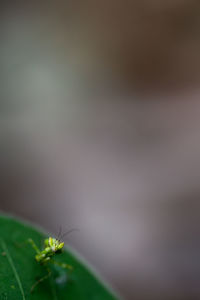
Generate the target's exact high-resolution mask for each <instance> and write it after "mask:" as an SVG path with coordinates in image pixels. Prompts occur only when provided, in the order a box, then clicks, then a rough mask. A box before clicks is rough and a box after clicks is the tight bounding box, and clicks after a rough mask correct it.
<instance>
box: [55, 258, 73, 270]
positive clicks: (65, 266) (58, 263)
mask: <svg viewBox="0 0 200 300" xmlns="http://www.w3.org/2000/svg"><path fill="white" fill-rule="evenodd" d="M50 262H51V263H52V264H54V265H56V266H59V267H61V268H63V269H68V270H70V271H72V270H73V267H72V266H71V265H68V264H65V263H61V262H58V261H55V260H53V259H51V261H50Z"/></svg>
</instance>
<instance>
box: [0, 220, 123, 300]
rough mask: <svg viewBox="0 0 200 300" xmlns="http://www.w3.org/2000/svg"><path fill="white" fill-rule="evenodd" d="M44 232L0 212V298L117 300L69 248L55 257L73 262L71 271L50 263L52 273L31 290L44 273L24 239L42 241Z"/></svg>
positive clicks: (61, 260) (7, 299)
mask: <svg viewBox="0 0 200 300" xmlns="http://www.w3.org/2000/svg"><path fill="white" fill-rule="evenodd" d="M46 237H47V236H45V235H44V234H43V233H41V232H40V231H38V230H37V229H35V228H33V227H31V226H30V225H27V224H24V223H22V222H19V221H18V220H16V219H14V218H12V217H7V216H0V300H15V299H16V300H36V299H37V300H40V299H42V300H45V299H50V300H64V299H67V300H116V299H117V298H116V296H114V295H113V293H112V292H111V291H110V290H109V289H108V288H107V287H106V286H105V285H104V283H102V282H101V281H100V280H99V279H97V277H96V276H95V275H94V274H93V273H92V272H91V271H90V270H89V269H88V267H87V266H85V264H83V263H82V262H80V259H78V258H77V257H76V256H75V255H74V254H72V252H71V251H70V250H69V249H65V251H63V253H62V254H60V255H58V258H57V257H56V258H55V259H56V260H57V261H58V262H63V263H67V264H70V265H71V266H73V270H72V271H68V270H63V269H62V268H60V267H59V266H54V265H50V268H51V272H52V275H51V276H50V277H49V279H46V280H44V281H43V282H42V283H40V284H38V286H37V287H36V288H35V289H34V291H33V293H31V292H30V290H31V287H32V286H33V284H34V283H35V282H36V281H37V280H38V279H40V278H42V277H44V276H45V275H46V273H47V271H46V269H45V267H44V266H41V265H39V264H38V263H37V262H36V260H35V251H34V249H33V248H32V247H31V245H30V244H28V243H27V242H26V241H27V240H28V238H32V239H33V240H34V241H35V243H36V245H37V246H38V247H39V248H41V245H42V243H43V241H44V238H46Z"/></svg>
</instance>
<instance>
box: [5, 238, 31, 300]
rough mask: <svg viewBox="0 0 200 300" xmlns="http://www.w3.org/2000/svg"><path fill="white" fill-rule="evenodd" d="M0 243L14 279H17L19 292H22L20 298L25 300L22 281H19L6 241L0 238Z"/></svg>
mask: <svg viewBox="0 0 200 300" xmlns="http://www.w3.org/2000/svg"><path fill="white" fill-rule="evenodd" d="M0 243H1V246H2V248H3V250H4V251H5V253H6V257H7V259H8V262H9V264H10V266H11V269H12V271H13V273H14V275H15V278H16V281H17V283H18V285H19V289H20V292H21V294H22V299H23V300H26V298H25V294H24V289H23V286H22V283H21V279H20V277H19V275H18V273H17V270H16V268H15V265H14V263H13V260H12V257H11V255H10V253H9V252H8V248H7V246H6V243H5V242H4V241H3V239H0Z"/></svg>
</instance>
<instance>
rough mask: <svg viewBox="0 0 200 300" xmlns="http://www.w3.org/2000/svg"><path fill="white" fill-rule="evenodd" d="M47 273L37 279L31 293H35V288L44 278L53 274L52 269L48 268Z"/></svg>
mask: <svg viewBox="0 0 200 300" xmlns="http://www.w3.org/2000/svg"><path fill="white" fill-rule="evenodd" d="M47 272H48V273H47V275H45V276H44V277H41V278H40V279H39V280H38V281H36V282H35V283H34V284H33V285H32V287H31V293H33V291H34V289H35V288H36V287H37V286H38V284H40V283H42V282H43V281H44V280H46V279H48V278H49V277H50V276H51V271H50V269H49V268H47Z"/></svg>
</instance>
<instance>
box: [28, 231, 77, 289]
mask: <svg viewBox="0 0 200 300" xmlns="http://www.w3.org/2000/svg"><path fill="white" fill-rule="evenodd" d="M71 231H72V230H71ZM71 231H70V232H71ZM68 233H69V232H67V233H66V234H68ZM66 234H64V235H66ZM59 235H60V234H59ZM64 235H63V236H64ZM63 236H62V237H63ZM28 242H29V243H30V245H31V246H32V247H33V249H34V250H35V252H36V255H35V260H36V261H37V262H38V263H39V264H40V265H43V266H44V267H45V268H46V270H47V275H46V276H44V277H42V278H40V279H39V280H38V281H36V282H35V283H34V284H33V286H32V287H31V292H33V291H34V289H35V288H36V286H37V285H38V284H40V283H41V282H43V281H44V280H46V279H48V278H49V277H50V276H51V270H50V268H49V264H54V265H57V266H60V267H61V268H63V269H68V270H70V271H71V270H73V267H72V266H70V265H68V264H66V263H60V262H57V261H55V260H54V259H53V258H54V257H55V256H56V255H58V254H60V253H62V250H63V247H64V245H65V243H64V242H61V241H60V239H59V238H52V237H49V238H48V239H45V240H44V249H42V250H40V249H39V248H38V247H37V245H36V244H35V242H34V241H33V240H32V239H31V238H29V239H28Z"/></svg>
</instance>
